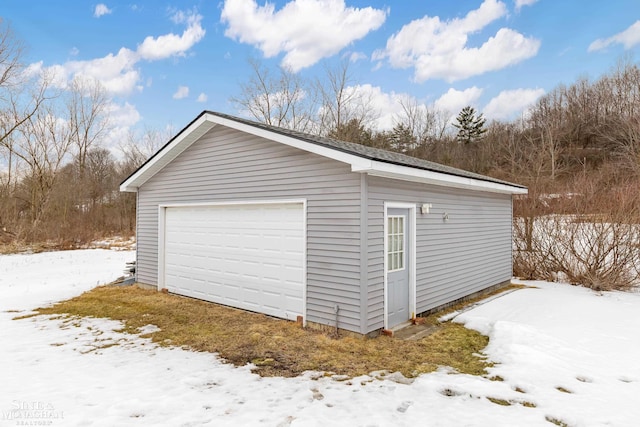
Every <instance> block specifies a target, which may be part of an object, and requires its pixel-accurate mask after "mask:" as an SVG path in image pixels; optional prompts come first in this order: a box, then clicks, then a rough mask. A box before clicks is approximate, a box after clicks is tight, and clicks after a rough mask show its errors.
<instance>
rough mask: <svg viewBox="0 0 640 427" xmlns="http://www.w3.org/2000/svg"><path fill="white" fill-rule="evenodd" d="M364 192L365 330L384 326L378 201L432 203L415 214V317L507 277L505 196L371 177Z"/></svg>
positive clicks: (507, 203)
mask: <svg viewBox="0 0 640 427" xmlns="http://www.w3.org/2000/svg"><path fill="white" fill-rule="evenodd" d="M367 192H368V221H369V233H368V241H367V244H366V246H367V254H368V262H367V266H368V271H367V284H368V298H367V300H368V306H367V310H366V311H367V313H368V316H367V322H368V325H367V329H368V330H369V331H373V330H376V329H379V328H382V327H383V322H384V319H383V316H384V307H383V304H384V289H383V286H384V278H383V275H384V271H383V265H382V258H381V257H382V256H383V249H384V248H383V239H384V236H383V230H384V227H383V226H384V224H383V221H384V202H406V203H415V204H416V205H419V204H422V203H431V205H432V208H431V211H430V213H429V214H421V213H420V210H419V209H418V210H417V214H416V252H417V253H416V312H417V313H416V314H419V313H422V312H424V311H427V310H430V309H433V308H437V307H439V306H441V305H443V304H446V303H448V302H451V301H455V300H457V299H459V298H462V297H464V296H467V295H469V294H471V293H474V292H477V291H480V290H482V289H485V288H487V287H490V286H492V285H496V284H498V283H502V282H504V281H506V280H509V279H510V278H511V275H512V270H511V215H512V210H511V195H509V194H496V193H489V192H478V191H469V190H461V189H455V188H447V187H439V186H433V185H427V184H416V183H409V182H404V181H397V180H390V179H383V178H377V177H369V178H368V189H367ZM445 212H446V213H448V214H449V220H448V221H446V222H445V221H444V220H443V214H444V213H445Z"/></svg>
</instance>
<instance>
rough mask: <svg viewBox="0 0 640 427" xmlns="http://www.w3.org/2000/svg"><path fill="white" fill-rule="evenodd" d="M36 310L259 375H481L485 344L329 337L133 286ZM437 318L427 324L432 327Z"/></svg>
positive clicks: (447, 338)
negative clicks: (111, 323) (114, 326)
mask: <svg viewBox="0 0 640 427" xmlns="http://www.w3.org/2000/svg"><path fill="white" fill-rule="evenodd" d="M38 312H39V313H41V314H67V315H70V316H82V317H85V316H89V317H104V318H111V319H115V320H120V321H122V322H123V323H124V325H125V328H124V331H125V332H130V333H138V331H137V329H138V328H139V327H141V326H144V325H147V324H153V325H156V326H158V327H159V328H160V331H158V332H154V333H151V334H149V337H150V338H151V339H152V340H153V341H154V342H156V343H158V344H160V345H165V346H166V345H169V346H180V347H183V346H184V347H188V348H190V349H192V350H196V351H207V352H216V353H218V354H219V355H220V357H222V358H223V359H225V360H226V361H228V362H230V363H233V364H234V365H237V366H242V365H245V364H247V363H254V364H255V365H257V368H256V372H257V373H259V374H260V375H262V376H287V377H288V376H296V375H299V374H301V373H302V372H304V371H307V370H314V371H325V372H333V373H336V374H341V375H348V376H350V377H355V376H358V375H364V374H368V373H370V372H372V371H376V370H389V371H392V372H395V371H399V372H401V373H402V374H404V375H405V376H407V377H413V376H416V375H418V374H420V373H425V372H431V371H433V370H435V369H437V367H438V366H450V367H452V368H454V369H456V370H457V371H459V372H463V373H468V374H473V375H482V374H484V373H485V368H486V367H487V366H488V365H487V362H486V361H484V360H483V359H482V358H481V357H479V356H478V354H479V353H481V352H482V350H483V349H484V348H485V347H486V345H487V343H488V338H487V337H485V336H483V335H481V334H479V333H477V332H475V331H472V330H469V329H466V328H465V327H464V326H462V325H459V324H455V323H451V322H447V323H444V324H442V325H441V327H440V328H438V330H437V331H436V332H435V333H433V334H432V335H430V336H428V337H426V338H423V339H421V340H418V341H400V340H397V339H393V338H389V337H384V336H381V337H378V338H359V337H353V336H345V337H341V338H334V337H331V336H329V335H327V334H325V333H322V332H318V331H313V330H308V329H303V328H301V327H300V325H299V324H297V323H294V322H289V321H285V320H279V319H274V318H271V317H268V316H265V315H262V314H256V313H248V312H245V311H241V310H237V309H233V308H229V307H224V306H220V305H217V304H212V303H208V302H204V301H199V300H195V299H191V298H185V297H180V296H177V295H170V294H164V293H161V292H157V291H154V290H144V289H140V288H138V287H136V286H127V287H121V286H102V287H98V288H95V289H94V290H92V291H89V292H86V293H84V294H82V295H81V296H78V297H76V298H73V299H71V300H68V301H63V302H60V303H58V304H56V305H54V306H53V307H49V308H42V309H39V310H38ZM441 314H442V313H439V314H437V315H434V316H433V317H432V318H430V319H428V320H429V321H430V322H435V320H434V319H435V318H437V316H439V315H441Z"/></svg>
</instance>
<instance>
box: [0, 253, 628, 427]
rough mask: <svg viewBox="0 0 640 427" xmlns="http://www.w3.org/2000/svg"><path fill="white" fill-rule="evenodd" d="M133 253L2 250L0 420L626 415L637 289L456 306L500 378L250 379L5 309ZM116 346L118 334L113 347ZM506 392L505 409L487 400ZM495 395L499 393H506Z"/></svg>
mask: <svg viewBox="0 0 640 427" xmlns="http://www.w3.org/2000/svg"><path fill="white" fill-rule="evenodd" d="M133 257H134V255H133V253H132V252H127V251H120V252H117V251H110V250H81V251H72V252H50V253H41V254H32V255H6V256H0V343H1V344H0V361H1V364H0V366H1V368H0V369H1V370H0V373H1V374H0V375H1V376H0V426H5V425H7V426H17V425H52V426H128V425H134V426H137V425H145V426H199V425H210V426H245V425H249V426H251V425H265V426H289V425H291V426H317V425H322V426H359V425H363V426H403V425H406V426H418V425H419V426H544V425H547V426H550V425H553V424H551V423H550V421H549V420H557V421H558V422H564V423H566V424H567V425H570V426H603V425H609V426H635V425H638V424H639V423H640V295H639V294H625V293H604V294H596V293H594V292H591V291H589V290H586V289H581V288H576V287H570V286H567V285H560V284H552V283H543V282H535V283H531V282H530V283H529V284H531V285H534V286H537V288H536V289H525V290H518V291H515V292H511V293H509V294H506V295H504V296H501V297H498V298H495V299H492V300H491V301H489V302H487V303H485V304H481V305H478V306H477V307H475V308H473V309H471V310H469V311H466V312H464V313H462V314H459V315H458V316H457V317H455V321H457V322H462V323H465V324H466V325H467V326H468V327H471V328H474V329H477V330H479V331H481V332H482V333H484V334H487V335H488V336H490V339H491V341H490V344H489V346H488V348H487V349H486V354H487V355H488V356H489V358H490V359H491V360H493V361H495V362H497V364H496V366H495V367H494V368H492V369H491V370H490V375H492V376H495V377H500V378H502V379H503V380H502V381H491V380H489V379H487V378H482V377H475V376H470V375H460V374H454V373H451V372H448V371H447V370H446V369H442V370H441V371H439V372H436V373H432V374H427V375H422V376H420V377H418V378H417V379H416V380H415V381H414V382H413V383H412V384H409V385H406V384H399V383H396V382H393V381H389V380H373V379H372V378H369V377H359V378H355V379H352V380H350V381H344V382H340V381H336V380H332V379H330V378H320V379H314V378H315V376H314V375H313V374H311V373H310V374H309V375H306V376H302V377H298V378H287V379H285V378H260V377H259V376H258V375H255V374H252V373H251V371H250V369H249V368H248V367H242V368H234V367H232V366H230V365H227V364H224V363H221V362H220V361H219V360H218V359H217V358H216V356H215V355H213V354H207V353H194V352H190V351H185V350H182V349H166V348H159V347H156V346H155V345H154V344H153V343H151V342H150V341H149V340H148V339H144V338H141V337H138V336H132V335H126V334H121V333H118V332H116V330H117V329H118V328H119V327H120V326H121V325H120V324H119V323H118V322H114V321H109V320H104V319H83V320H81V321H64V320H61V319H57V320H49V319H47V318H44V317H42V316H40V317H36V318H29V319H23V320H12V319H13V317H15V316H18V315H23V314H26V313H29V312H30V310H31V309H33V308H36V307H38V306H42V305H44V304H49V303H51V302H54V301H58V300H61V299H65V298H68V297H71V296H74V295H77V294H80V293H81V292H83V291H85V290H87V289H90V288H92V287H93V286H95V285H97V284H101V283H105V282H109V281H111V280H112V279H114V278H116V277H118V276H120V275H121V271H122V269H123V268H124V265H125V262H126V261H129V260H132V259H133ZM112 344H118V345H112ZM488 398H492V399H494V400H495V401H496V402H500V401H508V402H511V405H509V406H504V405H500V404H498V403H494V402H492V401H491V400H489V399H488ZM503 403H504V402H503Z"/></svg>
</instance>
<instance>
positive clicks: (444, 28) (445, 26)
mask: <svg viewBox="0 0 640 427" xmlns="http://www.w3.org/2000/svg"><path fill="white" fill-rule="evenodd" d="M506 14H507V8H506V6H505V4H504V3H502V2H501V1H498V0H484V2H483V3H482V4H481V5H480V7H479V8H478V9H476V10H472V11H470V12H469V13H467V15H466V16H465V17H464V18H455V19H452V20H449V21H441V20H440V18H439V17H437V16H436V17H430V16H425V17H423V18H421V19H417V20H414V21H412V22H410V23H409V24H407V25H405V26H404V27H402V28H401V29H400V31H398V32H397V33H396V34H394V35H392V36H391V37H390V38H389V39H388V40H387V46H386V48H385V49H382V50H378V51H376V52H374V54H373V59H374V60H380V61H382V60H384V59H388V61H389V64H390V65H391V66H392V67H394V68H409V67H413V68H414V78H415V80H416V81H418V82H423V81H425V80H428V79H444V80H446V81H448V82H453V81H456V80H461V79H465V78H468V77H471V76H474V75H479V74H483V73H486V72H488V71H495V70H499V69H502V68H505V67H508V66H510V65H513V64H516V63H518V62H520V61H523V60H525V59H527V58H530V57H532V56H534V55H536V54H537V52H538V49H539V48H540V41H539V40H536V39H535V38H527V37H525V36H523V35H522V34H520V33H518V32H517V31H514V30H512V29H509V28H501V29H499V30H498V31H497V32H496V34H495V35H494V36H493V37H489V38H488V39H487V40H486V41H485V42H484V43H483V44H482V45H481V46H480V47H468V46H467V42H468V38H469V35H471V34H474V33H477V32H479V31H480V30H482V29H483V28H485V27H486V26H487V25H489V24H490V23H492V22H494V21H495V20H497V19H499V18H502V17H504V16H506Z"/></svg>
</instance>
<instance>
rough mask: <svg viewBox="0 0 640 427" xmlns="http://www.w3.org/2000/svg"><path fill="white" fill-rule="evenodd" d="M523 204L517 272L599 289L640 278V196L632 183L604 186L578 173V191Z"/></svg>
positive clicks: (622, 285) (519, 218)
mask: <svg viewBox="0 0 640 427" xmlns="http://www.w3.org/2000/svg"><path fill="white" fill-rule="evenodd" d="M550 201H553V202H554V203H555V206H553V210H555V212H548V210H549V205H550ZM522 205H524V206H521V207H520V208H519V211H520V212H518V213H519V215H517V216H516V217H515V218H514V227H513V237H514V274H516V275H517V276H521V277H525V278H528V279H542V280H553V281H568V282H570V283H572V284H581V285H584V286H587V287H589V288H592V289H595V290H612V289H617V290H627V289H629V288H632V287H634V286H637V285H638V284H639V283H640V253H639V252H640V251H639V250H638V249H639V244H640V221H639V218H640V211H639V206H640V198H639V197H638V194H637V191H636V190H635V186H634V185H632V184H631V183H630V184H628V185H622V186H618V187H617V188H615V189H613V188H610V187H608V188H602V187H601V186H598V185H597V184H596V182H595V181H594V180H586V179H584V178H578V179H576V181H575V182H574V184H573V190H572V191H567V192H566V193H564V194H558V195H546V200H545V198H544V197H542V196H537V197H536V200H528V201H524V203H522ZM545 210H547V211H546V212H545Z"/></svg>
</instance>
